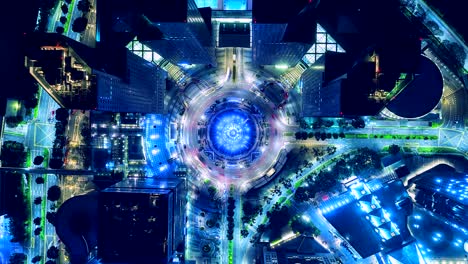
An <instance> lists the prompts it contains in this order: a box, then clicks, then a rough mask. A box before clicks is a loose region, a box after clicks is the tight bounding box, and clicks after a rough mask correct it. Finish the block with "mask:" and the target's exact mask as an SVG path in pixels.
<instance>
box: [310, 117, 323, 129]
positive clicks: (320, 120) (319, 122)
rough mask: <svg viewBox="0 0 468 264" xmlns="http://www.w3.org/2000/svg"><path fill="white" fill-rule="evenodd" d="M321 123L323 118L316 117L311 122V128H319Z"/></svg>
mask: <svg viewBox="0 0 468 264" xmlns="http://www.w3.org/2000/svg"><path fill="white" fill-rule="evenodd" d="M322 125H323V120H322V118H320V117H319V118H317V119H316V120H315V121H314V122H313V123H312V128H313V129H319V128H321V127H322Z"/></svg>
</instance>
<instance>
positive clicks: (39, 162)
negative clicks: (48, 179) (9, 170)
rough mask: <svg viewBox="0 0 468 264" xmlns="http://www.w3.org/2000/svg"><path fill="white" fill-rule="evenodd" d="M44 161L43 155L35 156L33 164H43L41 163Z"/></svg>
mask: <svg viewBox="0 0 468 264" xmlns="http://www.w3.org/2000/svg"><path fill="white" fill-rule="evenodd" d="M43 161H44V157H42V156H36V157H34V161H33V164H34V165H41V163H42V162H43Z"/></svg>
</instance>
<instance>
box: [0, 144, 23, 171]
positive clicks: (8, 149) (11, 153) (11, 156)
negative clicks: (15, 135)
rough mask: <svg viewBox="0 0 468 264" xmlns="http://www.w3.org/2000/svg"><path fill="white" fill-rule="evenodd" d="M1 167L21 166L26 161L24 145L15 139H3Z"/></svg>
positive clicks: (0, 156) (0, 158) (0, 155)
mask: <svg viewBox="0 0 468 264" xmlns="http://www.w3.org/2000/svg"><path fill="white" fill-rule="evenodd" d="M0 160H2V166H3V167H22V166H23V164H24V162H25V161H26V152H25V151H24V145H23V144H22V143H18V142H16V141H5V142H3V145H2V153H1V154H0Z"/></svg>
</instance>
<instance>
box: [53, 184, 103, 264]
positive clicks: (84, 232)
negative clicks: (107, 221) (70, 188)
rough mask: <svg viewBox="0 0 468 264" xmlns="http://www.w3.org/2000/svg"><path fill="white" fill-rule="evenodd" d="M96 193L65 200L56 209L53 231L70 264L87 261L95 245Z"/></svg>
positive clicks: (96, 223) (96, 225)
mask: <svg viewBox="0 0 468 264" xmlns="http://www.w3.org/2000/svg"><path fill="white" fill-rule="evenodd" d="M97 218H98V193H97V192H91V193H89V194H86V195H79V196H75V197H73V198H70V199H68V200H67V201H65V202H64V203H63V204H62V206H60V208H59V209H58V211H57V220H56V225H55V231H56V232H57V235H58V236H59V237H60V240H61V241H62V242H63V243H64V244H65V246H66V247H67V251H68V254H69V256H70V262H71V263H72V264H82V263H88V256H89V254H90V252H91V251H92V250H93V249H94V248H95V247H96V246H97V234H98V232H97V230H98V222H97V221H96V219H97Z"/></svg>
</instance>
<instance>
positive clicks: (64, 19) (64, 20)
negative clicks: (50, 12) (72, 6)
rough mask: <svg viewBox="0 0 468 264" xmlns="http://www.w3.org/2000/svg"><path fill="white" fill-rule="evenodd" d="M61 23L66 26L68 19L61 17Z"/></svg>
mask: <svg viewBox="0 0 468 264" xmlns="http://www.w3.org/2000/svg"><path fill="white" fill-rule="evenodd" d="M60 23H62V24H64V25H65V23H67V17H66V16H61V17H60Z"/></svg>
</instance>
